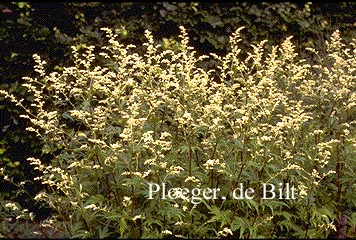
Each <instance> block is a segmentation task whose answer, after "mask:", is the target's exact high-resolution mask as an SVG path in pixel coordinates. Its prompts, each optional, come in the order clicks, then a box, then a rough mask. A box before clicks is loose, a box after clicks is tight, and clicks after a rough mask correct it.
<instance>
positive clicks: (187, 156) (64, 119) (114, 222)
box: [1, 27, 356, 238]
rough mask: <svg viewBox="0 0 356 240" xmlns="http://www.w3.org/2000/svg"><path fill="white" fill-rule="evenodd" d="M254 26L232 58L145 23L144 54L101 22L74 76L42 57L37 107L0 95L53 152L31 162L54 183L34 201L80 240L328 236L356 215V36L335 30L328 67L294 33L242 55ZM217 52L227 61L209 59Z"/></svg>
mask: <svg viewBox="0 0 356 240" xmlns="http://www.w3.org/2000/svg"><path fill="white" fill-rule="evenodd" d="M242 29H243V28H240V29H238V30H237V31H236V32H235V33H234V34H233V35H232V36H231V38H230V44H231V51H230V53H228V54H227V55H225V56H218V55H216V54H211V56H199V57H197V56H196V54H195V52H194V49H192V48H191V47H189V45H188V44H189V43H188V37H187V33H186V32H185V29H184V28H183V27H181V42H180V45H179V50H171V49H165V48H163V47H162V46H159V45H155V42H154V39H153V37H152V35H151V33H150V32H149V31H146V33H145V34H146V37H147V40H148V41H147V43H146V44H145V47H146V53H145V54H143V55H139V54H138V53H136V52H135V48H136V47H135V46H133V45H126V46H125V45H123V44H121V43H119V42H118V41H117V40H116V36H115V34H114V33H113V32H112V31H111V30H110V29H108V28H103V31H104V32H105V33H106V35H107V38H108V44H107V45H106V46H103V47H102V49H100V50H99V52H100V53H97V50H96V49H95V48H94V47H93V46H89V47H88V48H87V49H86V51H85V52H81V51H80V49H77V48H75V47H73V55H74V56H75V62H74V65H73V66H69V67H66V68H64V70H63V71H62V72H52V73H46V72H45V62H43V61H42V60H41V58H40V56H38V55H35V56H34V59H35V60H36V63H37V65H36V67H35V71H36V72H38V77H36V78H29V77H26V78H25V80H26V83H25V84H24V86H26V87H27V89H28V94H31V95H33V96H34V99H35V101H34V103H33V104H32V105H31V106H26V104H25V103H24V102H23V101H22V100H18V99H17V98H16V96H13V95H11V94H9V93H7V92H5V91H2V92H1V93H2V94H4V95H6V96H7V97H9V98H10V99H11V100H12V101H14V102H16V103H17V104H18V105H20V106H22V107H23V108H24V109H25V110H26V111H27V113H28V114H27V115H23V116H22V117H24V118H27V119H29V121H31V123H32V127H30V128H28V129H27V130H28V131H33V132H35V133H37V134H38V136H40V137H41V139H43V143H44V147H43V151H44V152H46V153H49V152H50V153H53V154H54V156H55V157H54V159H53V160H52V161H51V163H50V164H45V163H44V161H42V160H41V159H35V158H30V159H28V160H29V161H30V162H31V164H32V165H33V166H35V168H36V169H38V170H40V171H41V172H42V176H41V177H39V178H38V180H41V182H42V183H43V184H45V185H48V191H47V192H42V193H40V194H38V196H37V197H36V199H37V200H38V201H45V202H48V203H49V204H50V206H51V207H53V208H54V209H55V210H56V212H58V215H57V216H54V220H55V221H54V223H53V224H54V225H55V227H56V228H58V229H66V230H67V231H68V236H70V237H98V236H100V237H105V236H106V237H120V238H126V237H133V238H139V237H140V238H141V237H142V238H147V237H149V238H155V237H167V236H175V237H183V238H203V237H204V238H205V237H222V236H226V237H231V236H233V237H239V238H257V237H277V236H278V237H280V236H284V237H296V238H305V237H311V238H314V237H315V238H316V237H322V238H324V237H327V236H328V235H329V234H330V233H332V232H334V231H338V227H339V225H338V224H339V220H340V218H341V216H346V215H345V214H348V217H349V218H350V219H354V220H355V221H356V215H355V209H354V207H353V206H354V204H355V203H354V197H353V194H354V191H355V186H356V185H355V171H356V167H355V164H354V163H353V161H354V159H355V157H356V152H355V146H356V140H355V139H356V131H355V130H354V129H356V128H355V127H354V125H355V123H356V122H355V120H356V115H355V113H356V104H355V100H356V94H355V92H356V91H355V88H356V82H355V71H356V69H355V66H356V49H355V47H356V46H355V44H356V40H354V41H353V42H352V43H351V44H350V45H346V44H344V43H343V42H342V39H341V37H340V34H339V32H338V31H336V32H335V33H334V34H333V35H332V38H331V39H330V40H329V41H327V42H326V50H325V53H318V52H317V51H316V50H314V49H308V50H309V51H310V55H312V56H316V58H317V59H319V60H318V61H319V62H317V63H315V62H314V63H311V62H312V61H307V60H306V59H300V58H299V57H298V53H297V52H295V49H294V48H295V47H294V45H293V43H292V38H291V37H289V38H287V39H286V40H285V41H284V42H283V43H282V44H281V45H280V46H275V47H273V48H272V49H271V50H269V51H268V50H266V49H265V47H264V45H265V43H266V41H262V42H261V43H260V44H258V45H252V46H251V51H250V52H249V53H247V55H246V57H243V56H244V55H243V54H242V53H241V51H240V49H239V47H238V42H239V41H240V32H241V31H242ZM206 58H213V59H215V60H216V62H217V65H216V66H215V67H214V68H213V69H206V68H202V67H199V66H200V65H199V63H201V62H202V61H204V59H206ZM152 183H156V185H152ZM163 183H164V184H163ZM242 183H243V184H242ZM149 184H151V185H149ZM162 184H163V185H162ZM265 184H269V185H265ZM243 185H244V186H247V187H246V188H247V189H242V186H243ZM148 186H156V188H155V189H153V188H152V189H151V190H152V191H154V193H155V194H153V193H152V192H149V187H148ZM158 186H159V188H158ZM161 186H162V187H161ZM163 186H164V187H165V188H164V189H163ZM265 186H276V190H275V191H276V192H273V194H275V196H279V197H275V198H273V197H267V196H265V197H263V196H264V195H263V191H268V192H269V193H272V191H274V190H272V189H264V187H265ZM291 186H293V188H292V187H291ZM166 187H167V189H166ZM277 187H280V188H279V189H278V190H277ZM288 187H291V188H290V189H293V194H294V190H295V191H296V192H295V194H296V198H295V199H294V198H293V199H291V198H290V194H291V191H289V188H288ZM168 188H169V189H168ZM171 189H172V190H171ZM174 189H180V190H181V191H180V192H179V194H178V195H179V196H180V197H177V196H176V195H177V194H176V193H175V192H174V191H175V190H174ZM185 189H186V190H185ZM195 189H197V190H195ZM201 189H204V191H200V190H201ZM234 189H235V190H234ZM237 189H238V190H239V191H237ZM278 191H279V192H278ZM188 192H189V193H190V195H189V196H188ZM238 193H240V194H241V196H245V198H243V197H241V198H235V196H236V195H237V194H238ZM149 194H151V195H150V196H152V197H150V198H154V199H150V198H149ZM278 194H279V195H278ZM198 195H199V196H198ZM167 196H168V197H167ZM250 196H251V197H250ZM252 196H253V197H252ZM272 196H274V195H272ZM163 197H164V198H163ZM198 197H199V201H194V200H196V199H198ZM191 198H192V199H191ZM194 198H196V199H194ZM266 199H267V200H266ZM5 207H8V208H15V207H16V206H14V205H12V204H10V203H9V204H7V205H6V206H5ZM355 221H351V220H350V221H349V222H348V223H347V224H350V225H349V227H350V229H351V227H354V225H352V224H354V223H352V222H355Z"/></svg>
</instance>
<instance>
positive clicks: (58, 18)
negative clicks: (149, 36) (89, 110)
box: [0, 2, 356, 219]
mask: <svg viewBox="0 0 356 240" xmlns="http://www.w3.org/2000/svg"><path fill="white" fill-rule="evenodd" d="M355 12H356V3H353V2H339V3H321V2H318V3H305V2H301V3H290V2H276V3H264V2H261V3H253V2H251V3H249V2H237V3H195V2H180V3H172V2H156V3H139V2H124V3H97V2H88V3H74V2H64V3H28V2H15V3H1V4H0V41H1V45H0V54H1V58H0V88H1V89H6V90H10V91H11V92H15V93H16V94H18V95H19V96H22V97H24V98H25V99H26V101H28V102H31V98H30V97H28V96H26V92H25V90H24V88H22V87H21V86H20V85H21V82H22V77H23V76H30V75H31V74H33V65H34V61H33V59H32V55H33V54H34V53H37V54H39V55H40V56H41V57H42V58H43V59H44V60H46V61H47V62H48V65H47V68H48V70H50V71H52V70H60V69H61V68H62V67H63V66H65V65H66V64H67V63H68V62H69V61H71V59H70V52H71V50H70V46H72V45H76V46H83V47H84V46H87V45H96V46H101V45H102V43H103V40H104V35H103V33H102V32H101V31H100V28H101V27H109V28H112V29H115V32H116V33H117V34H118V35H119V36H120V38H121V41H122V43H132V44H135V45H138V46H141V45H142V43H143V42H144V41H145V37H144V31H145V30H146V29H148V30H150V31H152V33H153V35H154V37H155V39H156V40H157V41H159V42H161V44H163V46H165V47H167V48H169V47H174V46H175V44H177V43H176V39H177V37H178V35H179V33H180V31H179V26H180V25H182V26H184V27H185V28H186V29H187V32H188V34H189V37H190V45H191V46H193V47H194V48H195V49H196V51H197V52H198V54H208V53H217V54H225V53H226V52H227V50H228V48H229V46H228V41H229V36H230V35H231V34H232V33H233V32H234V31H235V30H236V29H237V28H239V27H241V26H245V27H246V28H245V29H244V30H243V32H242V37H243V41H242V42H241V48H242V49H247V48H249V47H250V45H251V44H254V43H257V42H259V41H261V40H264V39H268V40H269V42H268V46H272V45H276V44H279V43H280V42H282V41H283V40H284V39H285V38H286V37H288V36H290V35H293V42H294V43H295V44H296V46H297V47H298V52H300V53H301V55H302V54H303V49H305V47H314V48H316V49H318V48H320V47H321V44H322V43H323V42H324V41H325V39H327V38H328V37H329V36H330V35H331V33H332V32H333V31H334V30H336V29H339V30H340V31H341V33H342V36H343V38H344V39H345V40H346V41H347V40H350V39H351V38H352V37H354V33H355V28H356V19H355V17H354V13H355ZM206 64H213V62H210V63H209V62H207V63H206ZM21 113H22V110H21V109H19V108H18V107H16V106H15V105H14V104H13V103H10V102H9V101H7V100H4V99H3V98H2V97H0V127H1V129H0V130H1V137H0V167H6V172H7V173H8V174H9V175H11V176H12V177H13V181H14V183H19V182H20V181H27V183H26V185H25V190H26V191H25V192H24V191H22V190H20V189H19V188H18V187H17V186H16V185H15V184H13V183H9V182H5V181H1V182H0V191H1V193H2V194H3V196H4V198H5V199H9V200H15V201H18V202H19V203H20V204H21V205H22V206H23V207H25V208H28V209H29V210H30V211H34V212H35V214H36V217H37V218H38V219H44V218H46V217H48V216H49V214H50V211H49V210H48V209H47V208H44V207H41V206H38V205H36V203H35V202H34V200H33V199H32V198H31V196H32V197H33V196H34V195H35V194H36V192H38V191H39V190H41V185H40V184H36V182H34V180H33V177H34V176H36V175H37V174H38V173H37V172H36V171H35V170H34V169H33V168H32V167H31V166H30V165H29V164H28V162H27V161H26V159H27V157H30V156H42V157H43V156H44V157H45V158H46V159H48V161H50V160H51V155H50V154H48V153H47V152H46V151H45V150H43V149H42V147H41V142H40V139H37V138H36V137H35V136H33V135H31V134H29V133H27V132H26V130H25V129H26V127H27V126H28V122H27V121H24V120H23V119H21V118H20V117H19V115H20V114H21ZM28 194H29V195H28ZM29 196H30V197H29Z"/></svg>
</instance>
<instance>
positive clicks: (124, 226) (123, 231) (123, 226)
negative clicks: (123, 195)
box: [119, 218, 127, 236]
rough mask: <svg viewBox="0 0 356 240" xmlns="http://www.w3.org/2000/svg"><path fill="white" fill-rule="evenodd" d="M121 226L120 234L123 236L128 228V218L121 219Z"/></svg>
mask: <svg viewBox="0 0 356 240" xmlns="http://www.w3.org/2000/svg"><path fill="white" fill-rule="evenodd" d="M119 227H120V235H121V236H123V235H124V233H125V231H126V230H127V224H126V220H125V219H124V218H121V219H120V221H119Z"/></svg>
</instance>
